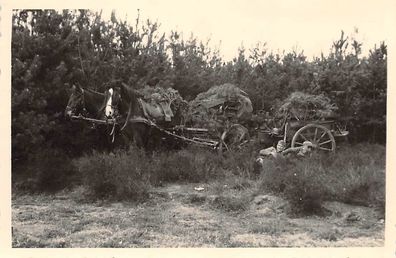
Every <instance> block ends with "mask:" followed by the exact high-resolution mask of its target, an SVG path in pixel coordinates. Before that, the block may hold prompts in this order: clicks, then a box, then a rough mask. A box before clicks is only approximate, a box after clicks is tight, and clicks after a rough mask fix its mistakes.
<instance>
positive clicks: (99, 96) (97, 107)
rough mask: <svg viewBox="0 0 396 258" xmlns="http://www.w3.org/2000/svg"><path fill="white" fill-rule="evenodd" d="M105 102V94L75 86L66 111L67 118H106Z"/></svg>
mask: <svg viewBox="0 0 396 258" xmlns="http://www.w3.org/2000/svg"><path fill="white" fill-rule="evenodd" d="M104 100H105V94H103V93H100V92H96V91H93V90H89V89H83V88H82V87H80V86H79V85H77V86H76V85H73V86H72V88H71V94H70V97H69V100H68V102H67V106H66V109H65V116H66V117H67V118H72V117H73V116H79V115H83V116H86V117H90V118H94V119H101V118H104V113H103V110H104V108H105V106H104Z"/></svg>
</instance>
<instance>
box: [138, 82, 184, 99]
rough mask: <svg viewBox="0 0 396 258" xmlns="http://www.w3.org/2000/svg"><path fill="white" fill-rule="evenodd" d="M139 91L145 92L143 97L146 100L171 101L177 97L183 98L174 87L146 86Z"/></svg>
mask: <svg viewBox="0 0 396 258" xmlns="http://www.w3.org/2000/svg"><path fill="white" fill-rule="evenodd" d="M139 92H140V93H141V94H143V99H144V100H146V101H154V102H155V103H160V102H162V101H165V102H171V101H173V100H176V99H182V97H181V96H180V94H179V92H178V91H177V90H175V89H173V88H167V89H164V88H161V87H150V86H146V87H144V88H143V89H140V90H139Z"/></svg>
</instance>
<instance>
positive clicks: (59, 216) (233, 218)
mask: <svg viewBox="0 0 396 258" xmlns="http://www.w3.org/2000/svg"><path fill="white" fill-rule="evenodd" d="M195 187H202V188H203V189H201V191H197V190H195V189H194V188H195ZM224 187H226V186H224ZM216 192H218V191H215V190H214V189H211V185H194V184H186V185H175V184H173V185H167V186H163V187H158V188H156V189H154V190H153V191H152V192H151V193H150V198H149V200H148V201H146V202H144V203H139V204H136V203H130V202H87V201H84V199H83V198H81V195H82V189H76V190H73V191H72V192H66V191H64V192H61V193H58V194H55V195H13V200H12V225H13V247H80V248H81V247H317V246H319V247H327V246H337V247H372V246H383V245H384V221H383V219H381V218H379V217H378V215H377V213H376V211H375V210H374V209H372V208H369V207H360V206H351V205H347V204H343V203H338V202H328V203H325V207H326V208H327V209H328V210H330V211H331V212H332V215H330V216H327V217H317V216H310V217H302V218H292V217H290V216H289V215H287V213H286V212H285V208H284V207H285V205H286V202H285V201H284V200H282V199H281V198H279V197H276V196H273V195H259V196H256V197H255V198H251V199H247V201H246V203H244V204H245V206H244V207H245V209H243V210H238V209H235V210H233V209H225V208H224V206H222V205H221V203H222V202H221V198H220V195H219V194H218V193H216ZM230 194H231V191H230Z"/></svg>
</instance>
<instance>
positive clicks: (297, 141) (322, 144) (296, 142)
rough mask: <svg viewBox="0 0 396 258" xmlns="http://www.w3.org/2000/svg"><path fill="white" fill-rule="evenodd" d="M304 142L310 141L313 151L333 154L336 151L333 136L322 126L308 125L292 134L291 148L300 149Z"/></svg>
mask: <svg viewBox="0 0 396 258" xmlns="http://www.w3.org/2000/svg"><path fill="white" fill-rule="evenodd" d="M305 141H310V142H311V143H312V144H313V149H315V150H321V151H329V152H333V151H335V149H336V142H335V139H334V136H333V134H332V133H331V131H330V130H329V129H327V128H326V127H324V126H323V125H317V124H308V125H306V126H304V127H301V128H300V129H299V130H298V131H297V132H296V133H295V134H294V136H293V139H292V143H291V147H293V148H294V147H301V146H303V143H304V142H305Z"/></svg>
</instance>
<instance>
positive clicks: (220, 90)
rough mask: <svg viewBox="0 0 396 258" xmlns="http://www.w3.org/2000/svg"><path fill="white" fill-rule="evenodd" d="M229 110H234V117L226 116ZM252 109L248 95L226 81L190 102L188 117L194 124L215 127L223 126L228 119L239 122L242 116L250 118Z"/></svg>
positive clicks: (232, 114)
mask: <svg viewBox="0 0 396 258" xmlns="http://www.w3.org/2000/svg"><path fill="white" fill-rule="evenodd" d="M227 108H229V109H227ZM228 110H232V111H233V112H234V113H232V112H231V116H232V117H228V118H227V117H226V116H225V113H226V112H228ZM224 111H226V112H224ZM252 111H253V107H252V102H251V101H250V99H249V97H248V95H247V94H246V93H245V92H244V91H243V90H241V89H240V88H238V87H237V86H235V85H233V84H229V83H226V84H223V85H219V86H214V87H212V88H210V89H209V90H208V91H206V92H202V93H200V94H198V96H197V97H196V98H195V99H194V100H193V101H191V102H190V109H189V115H188V118H189V121H190V122H191V123H192V124H193V125H194V126H200V127H205V128H214V127H221V126H223V125H224V120H226V119H231V120H234V122H238V120H240V119H241V118H242V117H243V118H248V117H250V115H251V113H252Z"/></svg>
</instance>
